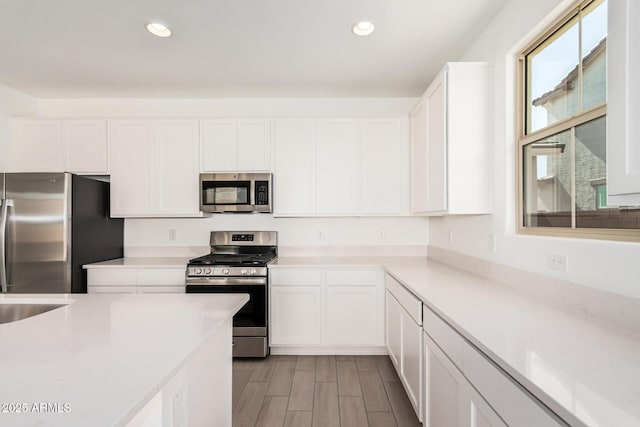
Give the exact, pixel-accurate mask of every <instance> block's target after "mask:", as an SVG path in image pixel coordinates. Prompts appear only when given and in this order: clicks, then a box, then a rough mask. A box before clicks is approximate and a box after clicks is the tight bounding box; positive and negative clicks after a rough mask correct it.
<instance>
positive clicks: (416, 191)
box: [411, 99, 427, 213]
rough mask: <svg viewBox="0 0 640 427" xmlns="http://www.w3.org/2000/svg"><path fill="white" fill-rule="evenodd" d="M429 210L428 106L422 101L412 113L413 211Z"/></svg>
mask: <svg viewBox="0 0 640 427" xmlns="http://www.w3.org/2000/svg"><path fill="white" fill-rule="evenodd" d="M426 210H427V105H426V100H424V99H423V100H422V101H421V102H420V103H419V104H418V105H417V106H416V108H414V110H413V111H412V112H411V211H412V212H414V213H423V212H426Z"/></svg>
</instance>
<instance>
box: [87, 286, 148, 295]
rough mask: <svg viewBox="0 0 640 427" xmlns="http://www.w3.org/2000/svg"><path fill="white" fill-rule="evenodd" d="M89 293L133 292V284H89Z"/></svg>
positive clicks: (134, 289) (134, 291)
mask: <svg viewBox="0 0 640 427" xmlns="http://www.w3.org/2000/svg"><path fill="white" fill-rule="evenodd" d="M87 293H89V294H135V293H136V287H135V286H89V287H88V288H87Z"/></svg>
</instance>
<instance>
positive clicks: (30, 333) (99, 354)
mask: <svg viewBox="0 0 640 427" xmlns="http://www.w3.org/2000/svg"><path fill="white" fill-rule="evenodd" d="M248 299H249V297H248V295H247V294H234V295H220V294H218V295H205V294H165V295H160V294H70V295H69V294H66V295H65V294H48V295H19V294H10V295H2V296H0V304H1V303H9V302H14V303H16V302H29V301H43V300H47V301H51V302H61V303H70V304H69V305H67V306H66V307H63V308H58V309H55V310H52V311H49V312H47V313H43V314H40V315H37V316H34V317H31V318H28V319H24V320H20V321H17V322H11V323H5V324H0V343H1V344H0V346H1V347H2V349H1V350H0V378H1V381H2V387H0V404H2V405H5V404H7V405H8V404H26V405H27V406H26V408H28V411H27V413H17V414H16V413H7V410H8V409H9V407H7V408H6V410H5V411H0V425H3V426H4V425H6V426H34V425H46V426H65V427H75V426H77V427H86V426H92V427H101V426H105V427H107V426H108V427H112V426H116V425H121V423H122V422H126V421H127V420H128V419H130V418H131V417H132V416H133V415H135V414H136V413H137V412H138V411H139V410H140V409H141V408H142V407H143V406H144V405H145V404H146V403H147V402H148V401H149V400H150V399H151V398H152V397H153V396H154V395H155V394H156V393H157V392H158V390H160V389H161V388H162V387H163V385H165V383H166V382H167V381H169V379H170V378H171V377H172V376H173V375H174V374H175V373H176V372H178V371H179V369H181V367H182V366H184V365H185V364H186V363H187V362H188V360H189V359H190V358H191V356H193V355H194V354H195V353H197V351H198V349H199V347H200V345H201V344H202V343H203V342H204V341H205V340H206V338H207V337H208V336H210V334H212V333H213V332H214V331H215V330H216V329H217V328H218V327H219V326H220V325H221V324H223V322H224V321H225V320H228V319H229V318H230V317H231V316H233V315H234V314H235V313H236V312H237V311H238V310H239V309H240V308H241V307H242V306H243V305H244V304H245V303H246V302H247V301H248ZM40 403H45V404H47V403H48V404H57V410H58V411H59V412H55V413H51V412H34V411H33V405H34V404H36V405H39V404H40ZM65 407H66V408H67V409H68V411H66V412H65ZM1 409H5V408H1Z"/></svg>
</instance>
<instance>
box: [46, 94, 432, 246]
mask: <svg viewBox="0 0 640 427" xmlns="http://www.w3.org/2000/svg"><path fill="white" fill-rule="evenodd" d="M416 102H417V98H339V99H336V98H259V99H252V98H238V99H41V100H39V104H38V116H40V117H108V118H113V117H125V118H131V117H167V118H169V117H195V118H198V117H305V116H306V117H402V116H407V115H408V112H409V111H410V110H411V108H413V106H414V105H415V104H416ZM169 229H174V230H175V231H176V240H173V241H170V240H169ZM232 229H240V230H261V229H264V230H276V231H278V232H279V234H278V238H279V244H280V245H284V246H319V247H327V246H353V247H355V246H371V245H375V246H423V247H426V245H427V242H428V220H427V219H424V218H276V219H274V218H273V217H272V216H271V215H215V216H213V217H211V218H196V219H127V220H126V225H125V246H126V247H133V246H208V245H209V232H210V231H212V230H232ZM320 231H322V232H323V236H324V238H323V239H322V240H320V239H319V238H318V235H319V232H320ZM381 231H382V232H384V239H380V232H381Z"/></svg>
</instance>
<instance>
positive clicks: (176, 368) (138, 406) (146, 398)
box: [118, 294, 249, 426]
mask: <svg viewBox="0 0 640 427" xmlns="http://www.w3.org/2000/svg"><path fill="white" fill-rule="evenodd" d="M236 295H244V296H243V297H242V300H241V301H240V302H239V303H237V304H236V305H235V306H233V308H229V310H228V311H229V316H230V317H233V316H234V315H235V314H236V313H237V312H238V311H239V310H240V309H241V308H242V307H243V306H244V305H245V304H246V303H247V302H248V301H249V294H236ZM224 319H226V316H225V318H224ZM223 323H224V321H223V320H221V321H220V322H218V323H217V324H216V325H215V326H214V327H212V328H211V329H209V331H208V332H207V334H206V335H204V336H203V337H202V339H201V340H200V341H199V342H198V343H197V344H196V345H195V346H194V347H193V348H192V349H191V351H190V352H189V354H187V355H186V357H185V358H184V359H182V361H180V363H178V364H177V365H176V366H174V367H173V368H172V369H170V370H169V371H168V372H167V373H165V374H164V375H163V376H162V378H160V380H159V381H158V382H157V383H156V384H155V385H154V386H153V388H152V389H151V390H150V391H149V392H148V393H147V394H146V395H145V396H144V397H143V398H142V399H141V400H140V401H139V402H138V403H137V404H136V405H134V406H133V407H132V408H131V409H130V410H129V411H128V412H127V414H126V415H125V416H124V417H123V418H122V419H121V420H120V422H119V423H118V425H119V426H126V425H127V424H128V423H129V422H130V421H131V420H132V419H133V418H134V417H135V416H136V415H137V414H138V412H140V410H142V408H144V407H145V405H147V403H149V402H150V401H151V399H153V397H154V396H155V395H156V394H157V393H158V392H159V391H160V390H162V388H163V387H164V386H165V385H167V384H168V383H169V381H171V379H172V378H173V377H174V376H175V375H176V374H177V373H178V372H180V370H181V369H182V368H184V366H185V365H186V364H187V363H188V362H189V361H190V360H191V359H193V357H194V356H195V355H196V354H197V353H198V351H200V349H201V348H202V346H203V345H204V344H205V343H206V341H207V340H208V339H210V338H211V335H212V334H213V333H214V332H216V331H217V330H218V329H219V328H220V326H221V325H222V324H223Z"/></svg>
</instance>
